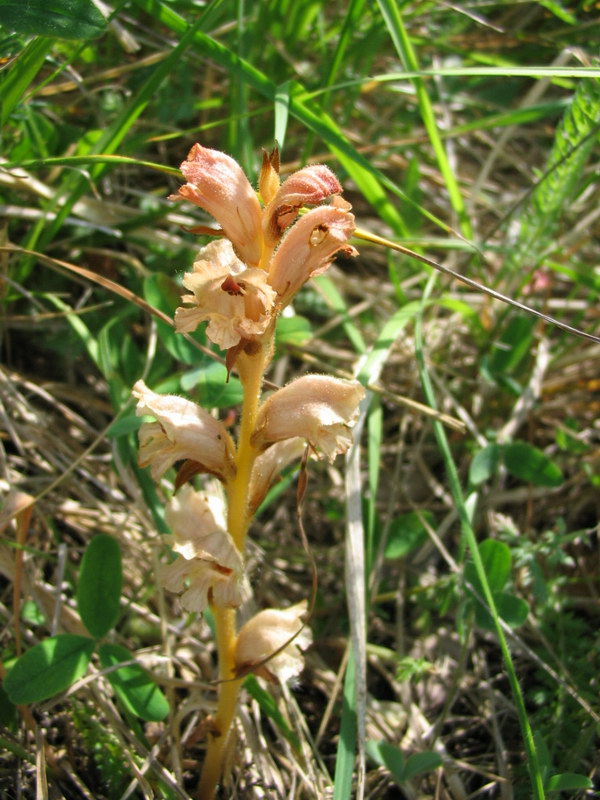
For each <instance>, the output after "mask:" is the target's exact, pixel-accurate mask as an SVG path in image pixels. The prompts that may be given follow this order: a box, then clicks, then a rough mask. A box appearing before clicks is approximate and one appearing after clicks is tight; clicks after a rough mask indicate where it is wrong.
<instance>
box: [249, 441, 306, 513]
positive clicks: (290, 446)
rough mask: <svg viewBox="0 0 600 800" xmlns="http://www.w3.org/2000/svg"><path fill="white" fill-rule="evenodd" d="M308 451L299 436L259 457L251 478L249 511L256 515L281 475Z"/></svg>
mask: <svg viewBox="0 0 600 800" xmlns="http://www.w3.org/2000/svg"><path fill="white" fill-rule="evenodd" d="M305 449H306V442H305V441H304V439H301V438H300V437H299V436H296V437H294V438H293V439H285V440H284V441H282V442H276V443H275V444H272V445H271V446H270V447H268V448H267V449H266V450H265V452H264V453H261V455H259V456H258V458H257V459H256V461H255V462H254V466H253V467H252V475H251V477H250V492H249V498H250V499H249V503H248V504H249V509H250V513H252V514H253V513H254V512H255V511H256V509H257V508H258V506H259V505H260V504H261V503H262V501H263V500H264V499H265V495H266V494H267V492H268V491H269V489H270V488H271V486H272V485H273V484H274V483H275V481H276V480H277V478H278V477H279V475H280V473H281V472H282V471H283V470H284V469H285V468H286V467H287V466H288V464H291V463H292V461H295V460H296V459H298V458H300V457H301V456H302V454H303V453H304V450H305Z"/></svg>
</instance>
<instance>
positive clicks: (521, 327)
mask: <svg viewBox="0 0 600 800" xmlns="http://www.w3.org/2000/svg"><path fill="white" fill-rule="evenodd" d="M536 324H537V320H536V319H535V318H534V317H529V316H525V315H521V316H515V317H513V318H512V319H511V320H510V321H509V323H508V325H507V326H506V328H505V330H504V331H503V333H502V335H501V337H500V339H499V340H498V341H497V342H495V343H494V345H493V348H492V352H491V355H490V357H489V359H488V361H487V368H488V369H489V371H490V373H491V374H492V375H493V376H495V377H497V376H506V375H510V374H511V373H512V372H514V370H515V369H516V368H517V367H518V365H519V364H520V363H521V361H522V360H523V358H524V357H525V356H526V355H527V354H528V353H530V352H531V344H532V342H533V334H534V329H535V326H536Z"/></svg>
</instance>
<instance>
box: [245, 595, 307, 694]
mask: <svg viewBox="0 0 600 800" xmlns="http://www.w3.org/2000/svg"><path fill="white" fill-rule="evenodd" d="M305 615H306V601H305V600H304V601H302V602H301V603H298V604H297V605H295V606H291V607H290V608H286V609H277V608H267V609H265V610H264V611H260V612H259V613H258V614H256V616H254V617H252V619H250V620H248V622H246V624H245V625H243V626H242V628H241V630H240V632H239V634H238V638H237V642H236V647H235V666H236V671H237V673H238V674H239V675H244V674H246V673H247V672H251V671H252V672H254V673H255V674H256V675H260V677H262V678H265V679H266V680H269V681H275V680H279V681H281V682H282V683H285V682H286V681H288V680H290V679H291V678H295V677H297V676H298V675H299V674H300V672H301V671H302V668H303V666H304V658H303V656H302V651H303V650H306V648H307V647H310V645H311V644H312V635H311V632H310V630H309V629H308V628H306V627H304V628H303V627H302V621H303V618H304V616H305ZM294 634H297V635H296V636H294ZM292 637H293V638H292ZM290 639H291V640H292V641H289V640H290ZM288 641H289V644H286V642H288ZM284 645H286V646H285V647H284ZM280 648H283V649H282V650H281V651H280V652H277V651H278V650H279V649H280Z"/></svg>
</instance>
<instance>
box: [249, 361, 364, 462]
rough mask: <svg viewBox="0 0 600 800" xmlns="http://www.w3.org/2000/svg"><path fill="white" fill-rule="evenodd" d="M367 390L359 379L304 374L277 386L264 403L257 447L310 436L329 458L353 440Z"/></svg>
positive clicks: (255, 434)
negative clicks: (360, 408) (354, 426)
mask: <svg viewBox="0 0 600 800" xmlns="http://www.w3.org/2000/svg"><path fill="white" fill-rule="evenodd" d="M364 393H365V390H364V389H363V387H362V386H361V385H360V383H357V382H356V381H346V380H341V379H340V378H332V377H330V376H329V375H304V376H303V377H301V378H297V379H296V380H295V381H292V382H291V383H289V384H288V385H287V386H284V387H283V388H282V389H278V390H277V391H276V392H275V393H274V394H272V395H271V396H270V397H269V398H268V399H267V400H266V401H265V402H264V403H263V405H262V406H261V408H260V411H259V413H258V416H257V421H256V428H255V431H254V434H253V436H252V442H253V444H254V445H255V447H258V448H262V447H264V446H265V445H267V444H268V443H269V442H279V441H282V440H284V439H290V438H292V437H293V436H302V437H303V438H305V439H307V440H308V441H309V442H310V444H311V445H312V447H313V448H315V449H317V450H321V451H322V452H323V453H324V454H325V455H326V456H327V458H329V460H330V461H333V459H334V458H335V456H336V455H337V454H338V453H344V452H345V451H346V450H347V449H348V447H349V446H350V444H351V442H352V434H351V432H350V430H349V426H350V424H351V423H353V422H354V421H355V419H356V417H357V416H358V404H359V403H360V401H361V399H362V398H363V396H364Z"/></svg>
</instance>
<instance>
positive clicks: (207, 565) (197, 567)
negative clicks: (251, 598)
mask: <svg viewBox="0 0 600 800" xmlns="http://www.w3.org/2000/svg"><path fill="white" fill-rule="evenodd" d="M160 577H161V580H162V583H163V585H164V587H165V589H168V590H169V591H170V592H175V593H177V594H181V597H180V601H181V605H182V606H183V607H184V608H186V609H187V610H188V611H197V612H198V613H201V612H202V611H204V610H205V608H207V606H208V605H209V603H214V604H215V605H218V606H224V607H225V608H237V607H238V606H239V605H241V603H242V599H243V598H242V564H241V559H240V565H239V567H238V568H237V569H231V568H230V567H223V566H221V565H220V564H218V563H217V562H215V561H206V560H204V559H201V558H191V559H185V558H183V556H177V558H176V559H175V561H174V562H173V563H172V564H169V565H168V566H166V567H163V568H162V570H161V575H160Z"/></svg>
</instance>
